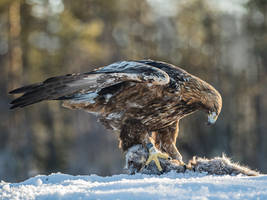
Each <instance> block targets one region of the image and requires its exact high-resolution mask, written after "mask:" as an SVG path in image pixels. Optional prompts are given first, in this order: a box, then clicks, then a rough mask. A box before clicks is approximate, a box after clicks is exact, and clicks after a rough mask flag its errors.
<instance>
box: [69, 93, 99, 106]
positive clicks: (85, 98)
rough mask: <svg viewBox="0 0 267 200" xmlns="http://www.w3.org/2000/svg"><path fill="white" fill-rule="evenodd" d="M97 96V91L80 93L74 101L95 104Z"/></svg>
mask: <svg viewBox="0 0 267 200" xmlns="http://www.w3.org/2000/svg"><path fill="white" fill-rule="evenodd" d="M96 97H98V94H97V93H95V92H90V93H85V94H80V95H79V96H77V97H76V98H75V99H73V100H72V102H76V103H77V102H79V103H80V102H88V103H90V104H94V103H95V98H96Z"/></svg>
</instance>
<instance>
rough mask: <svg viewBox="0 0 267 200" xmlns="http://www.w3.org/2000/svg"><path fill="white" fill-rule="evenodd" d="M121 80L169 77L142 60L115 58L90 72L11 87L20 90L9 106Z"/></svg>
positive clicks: (65, 96)
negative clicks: (18, 95) (115, 59)
mask: <svg viewBox="0 0 267 200" xmlns="http://www.w3.org/2000/svg"><path fill="white" fill-rule="evenodd" d="M125 81H132V82H142V83H150V84H154V85H165V84H168V83H169V81H170V79H169V76H168V74H167V73H166V72H164V71H163V70H161V69H158V68H156V67H153V66H150V65H146V64H144V63H138V62H135V61H122V62H116V63H113V64H111V65H108V66H106V67H103V68H100V69H97V70H95V71H92V72H87V73H84V74H67V75H65V76H57V77H52V78H49V79H47V80H45V81H44V82H42V83H36V84H32V85H29V86H24V87H21V88H18V89H15V90H13V91H11V92H10V94H17V93H23V94H22V96H20V97H18V98H17V99H15V100H13V101H12V102H11V104H12V106H11V109H13V108H17V107H24V106H27V105H31V104H34V103H37V102H40V101H43V100H64V99H71V98H72V96H75V95H76V94H88V93H90V92H98V91H100V90H101V89H103V88H106V87H109V86H112V85H116V84H118V83H121V82H125ZM76 96H77V95H76Z"/></svg>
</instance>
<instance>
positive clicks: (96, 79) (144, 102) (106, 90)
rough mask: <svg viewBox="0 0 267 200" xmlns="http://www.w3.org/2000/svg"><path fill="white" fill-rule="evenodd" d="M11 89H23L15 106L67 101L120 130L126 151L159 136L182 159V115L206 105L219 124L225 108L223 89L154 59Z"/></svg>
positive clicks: (211, 119)
mask: <svg viewBox="0 0 267 200" xmlns="http://www.w3.org/2000/svg"><path fill="white" fill-rule="evenodd" d="M10 93H11V94H15V93H22V94H23V95H22V96H20V97H19V98H17V99H15V100H13V101H12V102H11V104H12V107H11V108H12V109H13V108H18V107H24V106H28V105H31V104H34V103H37V102H40V101H44V100H62V101H63V106H65V107H67V108H71V109H82V110H85V111H87V112H90V113H94V114H97V115H98V116H99V120H100V122H101V123H102V124H103V125H104V126H105V127H106V128H107V129H111V130H113V131H114V132H118V133H119V134H120V140H121V142H120V144H121V145H120V146H121V147H122V149H123V150H124V151H127V150H128V148H130V147H132V146H133V145H136V144H142V145H143V146H144V147H145V146H146V144H147V143H150V142H151V138H153V139H154V141H155V145H156V147H157V148H158V149H159V150H161V151H163V152H165V153H167V154H169V156H170V157H172V158H173V159H177V160H180V161H181V160H182V156H181V154H180V153H179V151H178V149H177V148H176V145H175V143H176V138H177V136H178V129H179V120H180V119H181V118H183V117H185V116H187V115H189V114H191V113H193V112H195V111H198V110H202V111H204V112H206V113H207V114H208V116H209V122H212V123H214V122H215V121H216V119H217V117H218V115H219V114H220V111H221V107H222V99H221V96H220V94H219V92H217V90H215V89H214V88H213V87H212V86H211V85H210V84H208V83H206V82H205V81H203V80H201V79H199V78H197V77H196V76H193V75H191V74H189V73H188V72H186V71H184V70H183V69H181V68H179V67H176V66H174V65H171V64H168V63H165V62H159V61H153V60H140V61H121V62H116V63H113V64H111V65H108V66H105V67H102V68H99V69H96V70H94V71H91V72H87V73H83V74H68V75H65V76H58V77H52V78H49V79H47V80H45V81H44V82H41V83H37V84H32V85H29V86H25V87H22V88H18V89H15V90H13V91H11V92H10ZM150 136H151V137H150Z"/></svg>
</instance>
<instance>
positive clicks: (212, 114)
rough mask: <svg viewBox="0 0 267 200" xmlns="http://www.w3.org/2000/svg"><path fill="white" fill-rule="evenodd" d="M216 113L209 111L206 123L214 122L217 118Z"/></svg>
mask: <svg viewBox="0 0 267 200" xmlns="http://www.w3.org/2000/svg"><path fill="white" fill-rule="evenodd" d="M217 117H218V116H217V114H216V112H212V113H210V114H209V115H208V123H207V124H208V125H212V124H214V123H215V122H216V120H217Z"/></svg>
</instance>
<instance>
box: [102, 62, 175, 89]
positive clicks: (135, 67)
mask: <svg viewBox="0 0 267 200" xmlns="http://www.w3.org/2000/svg"><path fill="white" fill-rule="evenodd" d="M145 69H147V70H149V73H150V74H145V73H142V70H144V71H145ZM126 70H129V71H131V72H129V73H127V72H125V73H123V71H126ZM97 71H98V72H103V73H107V72H110V74H111V75H114V76H117V77H123V76H124V78H126V79H129V80H133V81H141V82H144V81H149V82H151V83H152V84H154V85H165V84H168V83H169V81H170V78H169V75H168V74H167V73H166V72H164V71H163V70H160V69H158V68H155V67H152V66H149V65H146V64H142V63H139V62H134V61H122V62H116V63H113V64H110V65H108V66H106V67H103V68H101V69H99V70H97ZM120 71H121V72H122V73H120ZM135 71H136V73H135ZM113 72H114V73H113Z"/></svg>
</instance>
